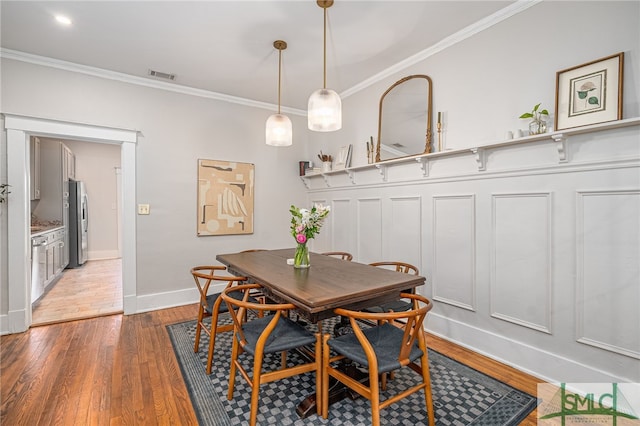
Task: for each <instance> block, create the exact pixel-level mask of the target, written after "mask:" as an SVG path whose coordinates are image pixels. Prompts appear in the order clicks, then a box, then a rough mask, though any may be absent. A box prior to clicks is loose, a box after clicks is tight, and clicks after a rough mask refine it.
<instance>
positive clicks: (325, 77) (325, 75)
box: [322, 7, 327, 89]
mask: <svg viewBox="0 0 640 426" xmlns="http://www.w3.org/2000/svg"><path fill="white" fill-rule="evenodd" d="M323 41H324V49H323V52H324V55H323V61H324V73H323V76H322V88H323V89H326V88H327V8H326V7H325V8H324V38H323Z"/></svg>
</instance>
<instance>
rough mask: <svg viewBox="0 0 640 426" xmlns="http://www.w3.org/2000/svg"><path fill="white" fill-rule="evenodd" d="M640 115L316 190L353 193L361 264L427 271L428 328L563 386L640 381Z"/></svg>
mask: <svg viewBox="0 0 640 426" xmlns="http://www.w3.org/2000/svg"><path fill="white" fill-rule="evenodd" d="M623 121H624V120H623ZM638 125H640V119H633V120H627V121H625V123H622V124H621V123H620V122H616V123H614V124H611V123H610V124H609V125H608V126H595V127H591V130H590V131H589V129H584V128H582V129H568V130H566V131H563V132H562V135H563V136H562V137H559V138H556V139H554V138H553V137H551V135H542V136H532V137H529V138H523V140H524V143H522V142H523V140H521V141H511V142H509V143H505V144H498V145H496V146H492V147H491V148H487V149H485V151H484V152H485V154H486V156H485V157H484V160H486V161H484V165H485V168H486V170H484V171H482V170H479V169H478V163H477V161H476V156H475V154H474V153H473V152H471V151H470V150H469V149H466V150H460V151H459V152H457V153H455V152H453V153H452V152H451V151H446V152H443V153H435V154H427V155H425V156H418V157H415V158H413V157H412V158H406V159H398V160H393V161H391V162H385V164H384V168H385V169H386V178H387V180H386V181H384V180H383V179H382V176H381V175H380V173H379V169H378V168H377V167H376V166H375V165H365V166H360V167H355V168H352V170H351V172H353V174H355V175H356V178H355V179H353V178H352V177H350V176H349V173H348V172H345V171H342V170H339V171H333V172H331V173H328V174H327V176H328V177H329V179H330V181H331V187H326V186H325V185H324V182H323V181H324V179H323V178H321V177H316V176H310V177H307V178H306V180H307V181H308V182H309V186H310V188H311V189H309V190H308V191H307V194H308V197H309V199H310V200H312V199H320V198H322V199H326V200H345V199H351V200H353V201H354V202H352V203H351V204H350V209H352V212H351V213H348V212H346V211H341V212H340V219H338V218H337V217H336V218H334V219H335V220H347V219H346V218H347V217H349V218H353V219H349V220H353V226H351V225H348V226H347V225H346V224H343V225H342V228H341V229H342V230H343V231H344V232H340V233H335V236H334V239H335V238H337V237H338V234H339V238H340V239H342V241H349V240H351V241H356V247H354V251H353V252H352V254H353V255H354V260H355V261H358V262H362V263H369V262H372V261H377V260H380V259H381V258H382V259H385V258H388V256H393V258H394V259H396V260H405V261H408V262H409V263H413V264H416V266H418V267H419V268H420V273H421V275H423V276H424V277H425V279H426V282H425V285H424V286H421V287H420V288H418V289H417V291H418V292H420V293H421V294H424V295H425V296H427V297H430V298H432V299H433V300H434V308H433V311H432V313H431V314H430V318H431V320H428V322H427V327H428V329H429V330H430V331H434V332H437V333H439V334H441V335H443V336H445V337H446V338H448V339H450V340H453V341H458V342H464V343H465V345H466V346H467V347H469V348H470V349H472V350H475V351H477V352H480V353H485V354H487V355H489V356H491V357H492V358H495V359H499V360H503V361H506V362H507V363H508V364H512V365H516V366H519V368H520V367H522V368H523V369H525V370H528V371H532V372H533V373H534V374H535V375H537V376H539V377H548V378H551V379H553V380H554V381H558V382H562V381H564V382H571V381H574V382H608V381H612V380H618V379H620V378H624V379H625V381H630V382H638V381H640V371H638V369H637V362H638V354H639V353H640V311H638V309H637V300H639V299H640V288H639V287H640V286H639V285H638V283H639V282H640V266H639V265H638V262H637V259H638V258H640V238H639V236H640V229H639V228H640V222H638V217H640V147H639V146H638V140H639V139H638V136H639V132H638ZM594 128H595V129H597V130H594ZM559 146H560V150H559V148H558V147H559ZM561 153H563V154H562V155H561ZM416 158H417V159H416ZM564 160H566V161H564ZM425 169H426V170H428V173H426V175H425ZM354 181H355V182H357V184H353V182H354ZM577 194H578V195H577ZM341 203H342V201H341ZM343 205H344V204H343ZM348 223H350V222H348ZM344 233H348V235H343V234H344ZM403 233H404V234H403ZM328 246H329V247H332V244H331V242H329V243H328ZM332 248H333V247H332ZM336 249H337V248H336ZM612 278H614V279H612ZM614 281H615V283H614ZM616 283H617V284H616ZM623 284H626V286H623ZM633 303H635V305H633V306H630V305H631V304H633ZM596 312H597V313H596ZM618 318H624V320H617V319H618ZM528 348H534V349H535V350H534V351H528V350H527V349H528ZM541 360H546V361H542V362H541ZM618 381H619V380H618Z"/></svg>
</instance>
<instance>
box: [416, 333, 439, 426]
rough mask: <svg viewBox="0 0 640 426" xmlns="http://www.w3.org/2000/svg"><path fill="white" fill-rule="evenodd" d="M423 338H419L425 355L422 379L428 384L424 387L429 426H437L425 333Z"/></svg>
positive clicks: (423, 356) (421, 358)
mask: <svg viewBox="0 0 640 426" xmlns="http://www.w3.org/2000/svg"><path fill="white" fill-rule="evenodd" d="M422 336H423V337H422V339H419V340H418V346H419V347H420V349H422V352H423V353H424V355H422V357H420V367H421V369H422V381H423V383H425V384H426V387H425V388H424V403H425V406H426V408H427V415H428V416H429V426H435V424H436V417H435V413H434V411H433V394H432V392H431V374H430V373H429V354H428V352H427V345H426V343H425V338H424V334H423V335H422Z"/></svg>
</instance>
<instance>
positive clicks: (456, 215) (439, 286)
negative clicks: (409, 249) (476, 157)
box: [432, 195, 476, 311]
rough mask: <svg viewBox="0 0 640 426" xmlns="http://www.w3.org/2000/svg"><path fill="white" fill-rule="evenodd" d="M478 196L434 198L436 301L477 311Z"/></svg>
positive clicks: (434, 284) (434, 294)
mask: <svg viewBox="0 0 640 426" xmlns="http://www.w3.org/2000/svg"><path fill="white" fill-rule="evenodd" d="M475 214H476V212H475V196H474V195H449V196H447V195H441V196H434V197H433V230H432V235H433V284H432V285H433V299H434V300H436V301H439V302H444V303H448V304H450V305H454V306H458V307H460V308H464V309H468V310H471V311H473V310H475V304H476V301H475V289H476V280H475V277H476V273H475V269H476V251H475V247H476V241H475V240H476V238H475V232H476V231H475Z"/></svg>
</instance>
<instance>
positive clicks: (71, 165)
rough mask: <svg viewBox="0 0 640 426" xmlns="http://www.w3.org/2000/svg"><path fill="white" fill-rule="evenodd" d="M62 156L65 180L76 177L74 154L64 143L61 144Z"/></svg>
mask: <svg viewBox="0 0 640 426" xmlns="http://www.w3.org/2000/svg"><path fill="white" fill-rule="evenodd" d="M62 150H63V154H62V155H63V156H64V161H65V164H64V167H63V171H62V172H63V174H64V175H66V177H67V180H69V179H73V180H75V179H76V156H75V154H74V153H73V151H71V150H70V149H69V148H68V147H67V146H66V145H65V144H62Z"/></svg>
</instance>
